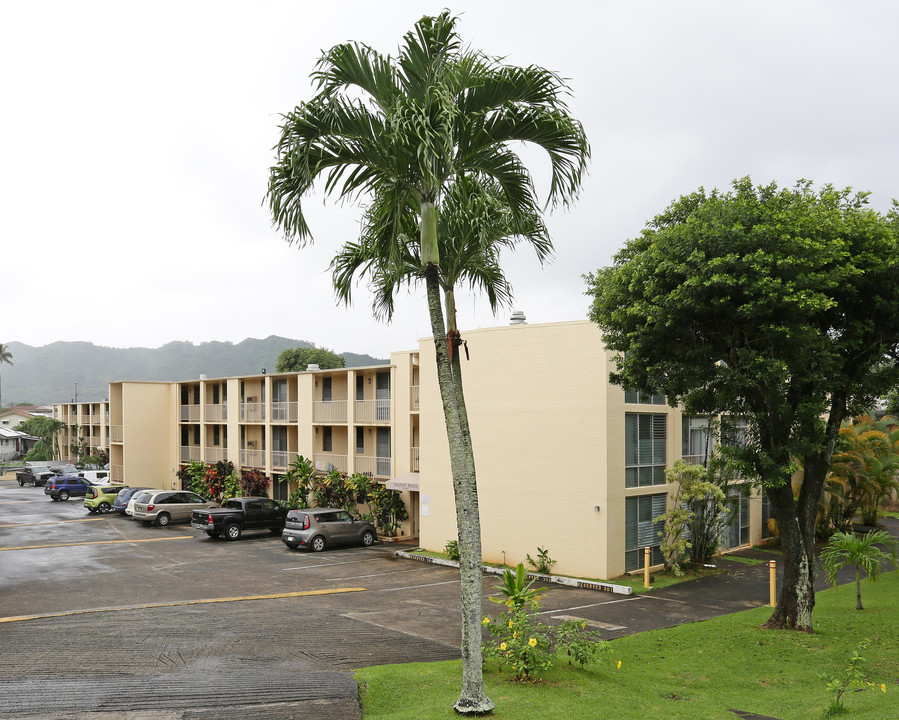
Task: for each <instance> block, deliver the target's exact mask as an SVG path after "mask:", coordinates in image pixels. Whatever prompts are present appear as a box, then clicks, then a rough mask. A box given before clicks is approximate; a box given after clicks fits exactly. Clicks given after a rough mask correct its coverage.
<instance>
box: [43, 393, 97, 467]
mask: <svg viewBox="0 0 899 720" xmlns="http://www.w3.org/2000/svg"><path fill="white" fill-rule="evenodd" d="M52 417H53V418H54V419H55V420H59V421H61V422H63V423H65V428H64V429H63V430H62V431H61V432H60V433H59V435H58V436H57V437H58V441H59V457H60V459H63V460H74V459H75V458H76V457H77V454H78V453H77V452H76V445H79V446H82V447H86V448H87V449H88V450H90V451H95V450H102V451H104V452H109V439H110V428H109V402H108V401H106V400H103V401H94V402H69V403H56V404H54V405H53V408H52Z"/></svg>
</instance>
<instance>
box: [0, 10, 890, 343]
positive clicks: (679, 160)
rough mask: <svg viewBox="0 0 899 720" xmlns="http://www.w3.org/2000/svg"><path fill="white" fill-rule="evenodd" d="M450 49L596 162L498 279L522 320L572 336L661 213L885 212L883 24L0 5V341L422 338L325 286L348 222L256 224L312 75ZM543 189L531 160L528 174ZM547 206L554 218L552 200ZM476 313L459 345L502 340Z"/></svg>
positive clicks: (591, 14) (401, 314)
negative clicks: (529, 74) (547, 247)
mask: <svg viewBox="0 0 899 720" xmlns="http://www.w3.org/2000/svg"><path fill="white" fill-rule="evenodd" d="M445 5H446V6H449V7H450V9H451V11H452V12H453V13H455V14H457V15H459V16H460V17H461V20H460V23H459V25H458V29H459V32H460V34H461V36H462V39H463V40H464V41H465V42H466V43H467V44H469V45H470V46H472V47H474V48H478V49H480V50H483V51H484V52H485V53H487V54H490V55H494V56H504V57H505V58H506V61H507V62H509V63H512V64H517V65H527V64H537V65H542V66H544V67H547V68H549V69H552V70H555V71H557V72H559V73H560V74H561V75H563V76H564V77H566V78H569V79H570V84H571V87H572V91H573V97H572V98H571V100H570V106H571V110H572V113H573V114H574V115H575V116H576V117H577V118H579V119H580V120H581V121H582V122H583V124H584V126H585V129H586V132H587V135H588V138H589V140H590V143H591V145H592V149H593V160H592V163H591V166H590V176H589V177H588V178H587V181H586V183H585V185H584V188H583V191H582V194H581V197H580V200H579V202H578V203H577V204H576V205H575V206H574V207H573V208H571V209H570V210H568V211H564V212H558V213H555V214H553V215H552V216H550V218H549V221H548V224H549V227H550V230H551V231H552V234H553V239H554V242H555V246H556V256H555V260H554V262H553V263H552V264H551V265H550V266H549V267H545V268H542V269H541V268H540V267H539V265H538V263H537V261H536V259H535V258H534V256H533V254H532V253H530V252H524V251H522V252H521V253H519V254H516V255H510V256H508V257H507V258H506V261H507V262H506V264H507V267H508V274H509V277H510V279H511V281H512V283H513V287H514V290H515V296H516V299H515V303H514V308H515V309H521V310H523V311H524V312H525V314H526V315H527V318H528V321H529V322H554V321H562V320H578V319H583V318H584V317H585V316H586V312H587V304H588V302H587V298H586V297H585V296H584V295H583V290H584V283H583V281H582V279H581V275H582V274H583V273H585V272H588V271H592V270H595V269H597V268H598V267H601V266H603V265H607V264H609V263H610V261H611V258H612V256H613V255H614V253H615V252H616V251H617V250H618V249H619V248H620V247H621V246H622V244H623V243H624V242H625V241H626V240H627V239H628V238H631V237H635V236H636V235H638V234H639V232H640V230H641V229H642V227H643V226H644V224H645V223H646V222H647V221H648V220H649V219H651V218H652V217H653V216H654V215H656V214H657V213H659V212H661V211H662V210H663V209H664V208H665V207H666V206H667V205H668V204H669V203H670V202H671V201H672V200H673V199H675V198H677V197H679V196H680V195H683V194H686V193H689V192H691V191H693V190H695V189H696V188H697V187H699V186H704V187H706V188H708V189H710V188H713V187H718V188H726V187H727V186H728V185H729V184H730V182H731V180H733V179H734V178H737V177H741V176H744V175H751V176H752V178H753V180H754V181H755V182H757V183H768V182H770V181H772V180H775V181H777V182H778V183H779V184H781V185H792V184H793V183H794V182H795V181H796V180H797V179H799V178H810V179H812V180H814V181H815V182H816V183H819V184H823V183H833V184H835V185H837V186H840V187H844V186H847V185H851V186H853V187H855V188H856V189H861V190H869V191H871V193H872V197H871V204H872V206H873V207H875V208H877V209H879V210H886V209H888V207H889V205H890V202H891V200H892V198H893V197H899V189H897V182H896V181H897V177H899V132H897V130H899V93H897V90H896V88H897V82H899V81H897V75H899V41H897V37H899V3H896V2H895V1H890V0H881V1H878V2H866V1H865V0H857V1H856V2H851V3H850V2H841V1H836V0H833V1H828V0H814V1H809V2H800V1H796V0H789V1H788V2H784V1H783V0H777V1H765V0H762V1H756V2H752V3H747V2H727V1H725V0H696V1H682V0H676V1H675V0H658V1H652V2H642V1H636V0H634V1H632V2H606V1H604V0H594V1H593V2H583V3H582V2H573V1H571V0H555V1H554V2H546V1H545V0H541V1H539V2H532V1H530V0H515V1H514V2H496V1H493V0H491V1H490V2H487V1H486V0H482V1H481V2H472V1H470V0H465V1H464V2H457V3H455V4H451V5H450V4H449V3H446V2H436V3H425V2H394V1H392V0H391V2H380V3H375V2H371V1H370V0H367V1H366V2H360V1H358V0H343V2H339V3H338V2H335V3H322V2H306V1H300V0H294V1H292V2H290V1H274V0H273V1H268V2H267V1H266V0H254V1H253V2H249V1H247V2H228V1H225V0H215V1H202V2H201V1H199V0H197V1H195V2H191V1H190V0H178V1H177V2H167V1H165V0H153V2H137V1H134V0H128V1H127V2H123V1H122V0H115V1H108V2H101V1H91V0H80V1H79V2H70V1H68V0H66V1H60V2H41V1H40V0H29V1H28V2H14V1H13V0H7V1H5V2H3V3H2V6H0V7H2V13H0V18H2V30H0V67H2V71H0V72H2V78H3V82H2V112H0V191H2V194H0V239H2V240H0V242H2V254H0V268H2V270H0V279H2V282H3V284H4V287H5V292H4V297H5V307H4V311H3V313H2V320H0V342H3V343H8V342H11V341H19V342H24V343H28V344H30V345H45V344H48V343H50V342H53V341H56V340H84V341H90V342H93V343H96V344H98V345H107V346H112V347H136V346H140V347H158V346H160V345H162V344H164V343H166V342H169V341H172V340H188V341H191V342H195V343H200V342H205V341H210V340H228V341H233V342H238V341H240V340H242V339H244V338H246V337H258V338H262V337H267V336H268V335H272V334H276V335H283V336H286V337H291V338H298V339H303V340H308V341H310V342H313V343H315V344H316V345H318V346H320V347H327V348H330V349H333V350H336V351H338V352H343V351H352V352H360V353H370V354H373V355H377V356H384V357H386V356H387V354H388V353H389V352H390V351H391V350H405V349H410V348H413V347H415V346H416V344H417V339H418V338H419V337H422V336H426V335H428V334H429V332H430V329H429V324H428V320H427V315H426V312H425V300H424V292H423V290H419V291H417V292H416V293H413V294H412V295H410V296H409V298H408V300H406V299H405V298H402V299H401V300H400V302H399V304H398V306H399V310H398V312H397V315H396V316H395V318H394V321H393V323H392V324H391V325H389V326H385V325H379V324H377V323H376V322H375V321H374V320H373V319H372V315H371V311H370V302H369V297H368V294H367V292H365V290H364V288H363V289H361V290H360V291H359V292H357V294H356V300H355V303H354V305H353V306H352V307H350V308H348V309H347V308H343V307H337V306H335V303H334V297H333V292H332V290H331V285H330V275H329V273H328V270H327V267H328V262H329V261H330V258H331V257H332V255H333V254H334V252H335V250H336V249H337V248H338V247H339V245H340V244H342V243H343V242H345V241H347V240H350V239H354V238H355V236H356V232H357V229H358V213H357V212H356V210H355V209H354V208H352V207H350V208H347V207H343V208H341V207H337V206H335V205H334V204H331V203H329V204H327V205H326V204H324V202H323V198H322V196H321V195H319V196H317V197H316V198H313V199H310V200H308V201H307V204H306V208H307V211H308V213H309V215H310V217H311V220H310V225H311V228H312V232H313V234H314V237H315V245H314V246H313V247H311V248H308V247H307V248H306V249H304V250H298V249H296V248H295V247H290V246H288V245H287V244H286V242H285V241H284V240H283V238H282V237H281V235H280V234H279V233H278V232H277V231H275V230H274V229H273V228H272V226H271V222H270V219H269V216H268V213H267V209H266V207H265V206H264V204H263V198H264V195H265V190H266V182H267V179H268V169H269V167H270V165H271V164H272V162H273V160H274V154H273V151H272V147H273V146H274V144H275V143H276V141H277V138H278V126H279V123H280V116H281V114H283V113H286V112H289V111H290V110H292V109H293V107H294V106H295V105H296V104H297V103H299V102H301V101H303V100H305V99H308V98H309V97H311V95H312V87H311V84H310V82H309V73H310V72H311V70H312V69H313V66H314V64H315V62H316V60H317V59H318V57H319V56H320V54H321V51H322V50H324V49H328V48H330V47H332V46H333V45H335V44H337V43H340V42H344V41H347V40H358V41H361V42H365V43H367V44H369V45H372V46H374V47H375V48H377V49H378V50H380V51H382V52H385V53H391V54H393V53H395V52H396V50H397V47H398V46H399V44H400V41H401V39H402V35H403V34H404V33H405V32H407V31H408V30H409V29H411V27H412V26H413V24H414V23H415V21H416V20H417V19H419V18H420V17H421V16H422V15H424V14H436V13H438V12H440V10H441V9H442V8H443V7H444V6H445ZM525 157H526V158H527V161H528V163H530V165H531V167H532V169H533V170H534V173H535V175H536V176H537V179H538V181H540V182H539V189H540V190H541V192H543V191H545V189H546V188H545V185H544V184H543V182H542V181H544V180H545V177H546V173H545V160H544V159H543V158H542V157H540V156H539V155H536V154H530V153H528V154H527V155H526V156H525ZM544 197H545V194H544ZM509 314H510V312H509V311H508V310H504V311H503V312H502V313H500V315H499V316H498V317H494V316H493V315H492V314H491V312H490V310H489V308H488V306H487V304H486V301H484V300H483V299H479V298H477V299H473V300H471V301H463V302H462V303H461V304H460V310H459V324H460V327H461V328H462V329H463V330H464V329H466V328H468V329H471V328H477V327H488V326H492V325H503V324H506V323H507V322H508V317H509Z"/></svg>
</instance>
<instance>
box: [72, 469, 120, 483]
mask: <svg viewBox="0 0 899 720" xmlns="http://www.w3.org/2000/svg"><path fill="white" fill-rule="evenodd" d="M78 477H83V478H84V479H85V480H87V481H88V482H89V483H90V484H91V485H109V484H110V483H111V482H112V480H111V479H110V477H109V470H82V471H81V472H80V473H78Z"/></svg>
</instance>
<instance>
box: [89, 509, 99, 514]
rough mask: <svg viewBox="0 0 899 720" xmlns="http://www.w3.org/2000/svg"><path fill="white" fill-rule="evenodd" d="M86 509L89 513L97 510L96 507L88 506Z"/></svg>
mask: <svg viewBox="0 0 899 720" xmlns="http://www.w3.org/2000/svg"><path fill="white" fill-rule="evenodd" d="M87 511H88V512H89V513H91V514H93V513H95V512H97V508H92V507H89V508H88V509H87Z"/></svg>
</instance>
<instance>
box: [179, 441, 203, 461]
mask: <svg viewBox="0 0 899 720" xmlns="http://www.w3.org/2000/svg"><path fill="white" fill-rule="evenodd" d="M199 461H200V446H199V445H182V446H181V462H199Z"/></svg>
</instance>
